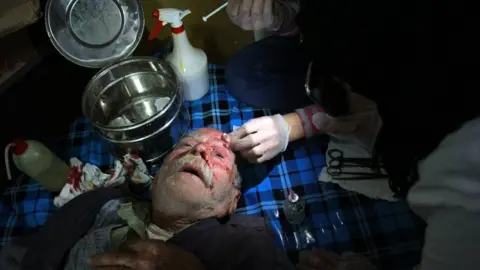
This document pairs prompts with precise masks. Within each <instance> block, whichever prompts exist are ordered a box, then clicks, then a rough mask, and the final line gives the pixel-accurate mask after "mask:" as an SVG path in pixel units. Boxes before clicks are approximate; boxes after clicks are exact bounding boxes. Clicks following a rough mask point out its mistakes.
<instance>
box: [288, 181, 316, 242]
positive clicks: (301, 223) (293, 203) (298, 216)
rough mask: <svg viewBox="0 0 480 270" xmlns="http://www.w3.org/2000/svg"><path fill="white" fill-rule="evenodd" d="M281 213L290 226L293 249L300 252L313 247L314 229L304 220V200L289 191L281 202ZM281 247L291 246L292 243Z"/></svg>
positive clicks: (308, 221)
mask: <svg viewBox="0 0 480 270" xmlns="http://www.w3.org/2000/svg"><path fill="white" fill-rule="evenodd" d="M283 212H284V214H285V218H286V219H287V221H288V222H289V223H290V224H292V230H293V235H294V237H293V240H294V241H295V242H294V243H293V246H294V248H295V249H296V250H302V249H307V248H311V247H313V246H315V243H316V240H315V228H314V227H313V224H312V223H311V222H310V220H309V219H305V200H304V199H303V198H301V197H300V196H298V194H296V193H295V192H294V191H293V190H291V191H290V192H289V194H288V198H287V199H286V200H285V201H284V202H283ZM283 245H287V246H292V243H290V244H288V243H283Z"/></svg>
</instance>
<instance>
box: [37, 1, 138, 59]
mask: <svg viewBox="0 0 480 270" xmlns="http://www.w3.org/2000/svg"><path fill="white" fill-rule="evenodd" d="M45 26H46V30H47V33H48V36H49V38H50V40H51V42H52V44H53V45H54V46H55V48H56V49H57V50H58V51H59V52H60V53H61V54H62V55H63V56H64V57H65V58H67V59H68V60H70V61H72V62H73V63H75V64H78V65H81V66H84V67H90V68H103V67H105V66H107V65H109V64H111V63H114V62H117V61H118V60H121V59H124V58H126V57H128V56H130V55H131V54H132V53H133V51H134V50H135V49H136V47H137V46H138V44H139V43H140V40H141V38H142V35H143V30H144V26H145V19H144V12H143V8H142V5H141V3H140V1H139V0H49V1H48V2H47V6H46V8H45Z"/></svg>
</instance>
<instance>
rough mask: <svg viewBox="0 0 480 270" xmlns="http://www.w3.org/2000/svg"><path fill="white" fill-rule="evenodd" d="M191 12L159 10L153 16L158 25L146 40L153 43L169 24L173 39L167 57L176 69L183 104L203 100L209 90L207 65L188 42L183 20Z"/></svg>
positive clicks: (200, 54) (204, 55) (200, 51)
mask: <svg viewBox="0 0 480 270" xmlns="http://www.w3.org/2000/svg"><path fill="white" fill-rule="evenodd" d="M190 13H191V11H190V10H188V9H187V10H179V9H175V8H161V9H157V10H155V11H154V12H153V17H155V18H156V20H157V22H156V24H155V27H154V29H153V31H152V33H151V34H150V36H149V37H148V39H149V40H152V39H154V38H155V37H156V36H157V35H158V33H159V32H160V30H161V29H162V27H163V26H165V25H167V24H170V26H171V27H172V36H173V52H172V53H170V54H169V55H168V56H167V61H169V62H170V63H171V64H172V66H173V67H174V68H175V69H176V72H177V75H178V78H179V80H180V83H181V89H182V93H183V96H184V98H185V99H186V100H190V101H191V100H196V99H199V98H201V97H203V96H204V95H205V94H206V93H207V92H208V89H209V83H208V61H207V55H206V54H205V52H204V51H202V50H201V49H198V48H194V47H193V46H192V45H191V44H190V42H189V41H188V37H187V34H186V33H185V28H184V26H183V22H182V19H183V18H184V17H185V16H187V15H188V14H190Z"/></svg>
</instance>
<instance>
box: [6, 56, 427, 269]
mask: <svg viewBox="0 0 480 270" xmlns="http://www.w3.org/2000/svg"><path fill="white" fill-rule="evenodd" d="M210 71H211V80H210V83H211V90H210V93H209V94H208V95H206V96H205V97H203V98H202V99H200V100H197V101H193V102H187V101H186V102H185V105H186V107H187V108H188V110H189V112H190V115H191V117H192V119H191V125H190V129H198V128H201V127H215V128H217V129H219V130H222V131H224V132H230V131H231V130H232V126H240V125H242V124H243V123H245V122H246V121H248V120H249V119H252V118H255V117H260V116H264V115H270V114H271V112H270V111H268V110H262V109H253V108H251V107H248V106H246V105H244V104H242V103H241V102H238V101H237V100H235V99H234V98H232V97H231V96H230V95H229V94H228V92H227V90H226V89H225V85H224V78H223V70H222V68H220V67H216V66H214V65H211V66H210ZM70 154H71V156H77V157H79V158H80V159H81V160H82V161H84V162H89V163H92V164H95V165H97V166H106V165H107V166H108V165H109V164H111V163H112V162H113V157H112V156H110V155H109V154H108V152H107V147H106V144H105V143H104V142H102V140H100V139H99V138H98V137H97V136H96V135H95V134H94V133H93V132H92V131H91V130H90V127H89V125H88V123H87V122H86V120H85V119H79V120H78V121H76V122H75V123H74V124H73V125H72V130H71V146H70ZM324 165H325V157H324V155H323V153H322V150H321V147H320V143H319V141H318V139H310V140H305V141H301V142H296V143H293V144H291V145H290V146H289V148H288V149H287V151H285V152H284V153H283V154H282V155H280V156H279V157H278V158H277V159H275V160H273V161H271V162H267V163H265V164H260V165H249V166H242V165H240V170H241V172H242V175H243V178H244V186H245V190H244V195H243V198H242V199H241V201H240V205H239V209H238V212H239V213H241V214H247V215H263V216H266V217H268V218H269V220H270V224H271V226H272V229H273V231H274V232H275V233H276V235H277V241H278V244H279V245H280V246H281V247H283V248H284V249H285V250H288V251H296V250H300V249H303V248H305V247H307V246H308V247H310V246H312V245H313V246H318V247H323V248H326V249H329V250H332V251H337V252H343V251H353V252H359V253H362V254H364V255H366V256H367V257H369V259H371V260H372V261H373V262H374V263H376V264H377V265H378V266H380V267H381V268H382V269H411V267H412V266H413V265H416V264H417V263H418V262H419V261H420V253H421V247H422V244H423V243H422V241H423V231H424V224H423V222H422V221H420V220H419V219H418V218H417V217H416V216H414V215H413V214H412V213H411V211H410V210H409V208H408V205H407V204H406V202H404V201H400V202H396V203H390V202H386V201H380V200H371V199H368V198H366V197H364V196H361V195H358V194H355V193H352V192H348V191H345V190H342V189H340V188H339V187H338V186H336V185H334V184H331V183H319V182H318V181H317V176H318V174H319V173H320V170H321V169H322V167H323V166H324ZM289 190H294V191H295V192H296V193H297V194H299V195H300V196H302V197H303V198H304V199H305V201H306V210H305V211H306V218H305V220H304V222H303V224H301V225H292V224H289V223H288V222H287V221H286V219H285V217H284V214H283V211H282V204H283V201H284V200H285V198H286V196H287V195H288V192H289ZM0 209H1V213H2V215H1V217H0V230H1V231H2V232H3V235H2V238H1V242H0V243H1V244H5V243H6V242H7V241H8V240H9V239H10V238H11V237H14V236H18V235H21V234H23V233H26V232H28V231H30V230H33V229H35V228H37V227H38V226H40V225H42V224H43V223H44V222H45V220H46V218H47V217H48V215H49V214H50V213H51V212H52V211H53V209H54V207H53V205H52V196H51V195H50V194H49V193H48V192H46V191H45V190H44V189H43V188H41V187H40V186H39V185H37V184H35V183H34V182H33V181H32V180H30V181H28V183H26V184H23V185H19V186H15V187H12V188H9V189H8V190H7V191H6V192H5V194H4V196H3V198H2V202H1V204H0Z"/></svg>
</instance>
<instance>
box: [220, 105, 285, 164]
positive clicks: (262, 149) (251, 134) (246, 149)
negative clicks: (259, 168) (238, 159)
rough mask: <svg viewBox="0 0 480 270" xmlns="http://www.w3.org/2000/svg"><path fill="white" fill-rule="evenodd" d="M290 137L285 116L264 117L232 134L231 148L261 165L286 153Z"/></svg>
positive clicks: (250, 122) (249, 122)
mask: <svg viewBox="0 0 480 270" xmlns="http://www.w3.org/2000/svg"><path fill="white" fill-rule="evenodd" d="M289 135H290V126H289V125H288V123H287V122H286V121H285V119H284V118H283V116H281V115H280V114H276V115H273V116H263V117H260V118H256V119H252V120H250V121H248V122H247V123H245V124H244V125H243V126H241V127H240V128H239V129H237V130H236V131H234V132H232V133H230V134H229V138H230V147H231V148H232V150H233V151H239V152H240V153H241V154H242V156H243V157H245V158H246V159H247V160H248V161H250V162H253V163H261V162H264V161H267V160H270V159H272V158H274V157H275V156H276V155H278V154H279V153H281V152H283V151H285V149H287V146H288V137H289Z"/></svg>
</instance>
